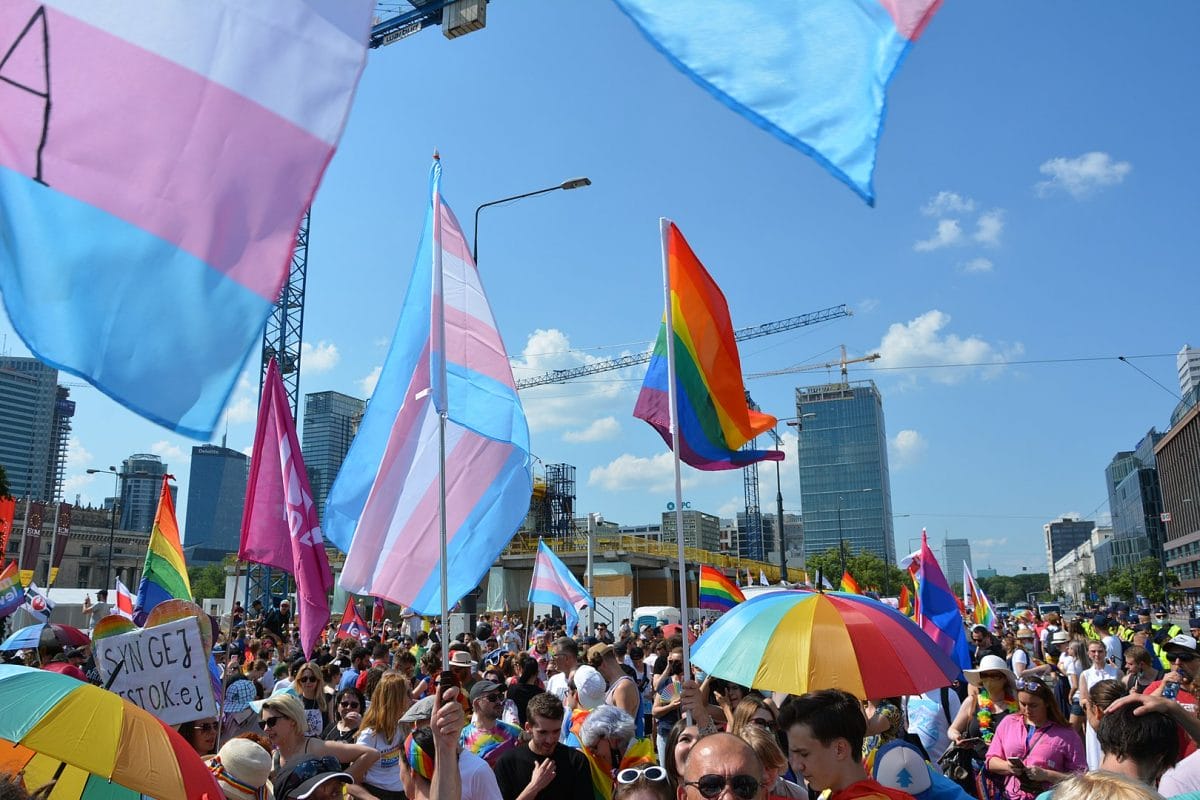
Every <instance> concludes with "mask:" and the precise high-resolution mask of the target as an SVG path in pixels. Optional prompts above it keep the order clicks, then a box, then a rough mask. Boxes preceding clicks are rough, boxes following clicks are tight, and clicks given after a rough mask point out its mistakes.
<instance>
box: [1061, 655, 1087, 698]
mask: <svg viewBox="0 0 1200 800" xmlns="http://www.w3.org/2000/svg"><path fill="white" fill-rule="evenodd" d="M1058 671H1059V672H1061V673H1062V674H1063V675H1066V676H1067V680H1068V681H1070V682H1073V683H1074V684H1075V689H1074V691H1073V692H1072V694H1071V699H1072V700H1078V699H1079V673H1081V672H1083V665H1082V664H1080V663H1079V662H1078V661H1076V660H1075V657H1074V656H1071V655H1068V654H1067V653H1063V654H1062V655H1060V656H1059V657H1058Z"/></svg>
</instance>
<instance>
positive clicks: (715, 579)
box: [700, 565, 746, 611]
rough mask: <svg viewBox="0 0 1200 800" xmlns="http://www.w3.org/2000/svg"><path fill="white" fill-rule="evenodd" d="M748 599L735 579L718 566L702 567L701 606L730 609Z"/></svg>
mask: <svg viewBox="0 0 1200 800" xmlns="http://www.w3.org/2000/svg"><path fill="white" fill-rule="evenodd" d="M745 599H746V595H744V594H742V590H741V589H739V588H738V587H737V584H735V583H734V582H733V581H731V580H729V578H726V577H725V576H724V575H722V574H721V571H720V570H719V569H717V568H716V567H710V566H708V565H702V566H701V567H700V607H701V608H711V609H715V610H717V611H728V610H729V609H731V608H733V607H734V606H736V605H737V604H738V603H741V602H742V601H744V600H745Z"/></svg>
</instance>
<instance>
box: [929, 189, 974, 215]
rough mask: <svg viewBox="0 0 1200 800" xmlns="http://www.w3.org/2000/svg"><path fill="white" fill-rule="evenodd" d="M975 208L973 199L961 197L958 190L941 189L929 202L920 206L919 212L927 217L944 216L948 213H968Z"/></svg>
mask: <svg viewBox="0 0 1200 800" xmlns="http://www.w3.org/2000/svg"><path fill="white" fill-rule="evenodd" d="M974 210H975V201H974V200H972V199H971V198H969V197H963V196H962V195H960V194H959V193H958V192H951V191H948V190H945V189H943V190H942V191H940V192H938V193H937V194H936V195H934V196H933V197H932V198H930V200H929V202H928V203H926V204H925V205H923V206H921V213H922V214H924V215H925V216H927V217H945V216H948V215H950V214H970V213H971V212H972V211H974Z"/></svg>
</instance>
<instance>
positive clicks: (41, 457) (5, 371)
mask: <svg viewBox="0 0 1200 800" xmlns="http://www.w3.org/2000/svg"><path fill="white" fill-rule="evenodd" d="M68 394H69V390H68V389H67V388H66V387H60V386H59V385H58V370H56V369H54V368H53V367H48V366H46V365H45V364H43V363H42V362H41V361H39V360H37V359H36V358H19V357H14V356H5V357H0V466H3V467H4V471H5V473H6V474H7V475H8V485H9V490H10V491H11V492H12V494H13V495H14V496H15V497H24V496H25V495H29V496H31V497H32V498H33V499H34V500H55V499H59V498H60V497H61V495H62V470H63V466H64V464H65V461H66V451H67V441H68V438H69V436H70V433H71V421H70V420H71V417H72V416H73V415H74V414H75V403H74V402H72V401H71V400H70V399H69V397H68Z"/></svg>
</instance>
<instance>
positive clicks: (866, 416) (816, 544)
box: [796, 381, 896, 564]
mask: <svg viewBox="0 0 1200 800" xmlns="http://www.w3.org/2000/svg"><path fill="white" fill-rule="evenodd" d="M810 415H811V416H810ZM796 416H797V417H800V418H801V419H803V423H804V424H803V427H802V428H800V430H799V432H798V439H799V444H798V448H797V449H798V451H799V459H798V460H799V469H800V505H801V511H802V513H803V515H804V555H805V558H809V557H811V556H812V555H813V554H820V553H824V552H825V551H826V550H829V549H837V548H838V546H839V542H844V543H845V545H846V551H847V553H851V552H858V551H860V550H866V551H868V552H871V553H874V554H875V555H877V556H879V557H880V558H882V559H883V560H884V561H886V562H887V563H889V564H894V563H896V544H895V541H894V537H893V535H892V490H891V479H890V477H889V473H888V459H887V431H886V429H885V427H884V421H883V399H882V397H881V396H880V394H879V389H878V388H876V386H875V383H874V381H855V382H852V383H832V384H824V385H820V386H806V387H798V388H797V389H796Z"/></svg>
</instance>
